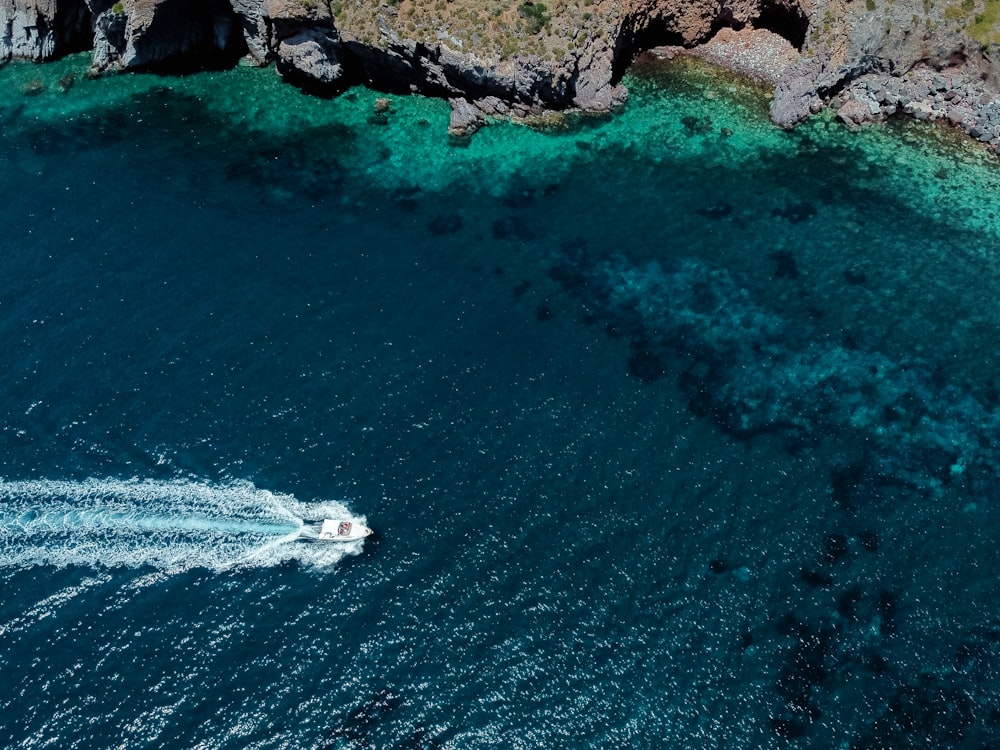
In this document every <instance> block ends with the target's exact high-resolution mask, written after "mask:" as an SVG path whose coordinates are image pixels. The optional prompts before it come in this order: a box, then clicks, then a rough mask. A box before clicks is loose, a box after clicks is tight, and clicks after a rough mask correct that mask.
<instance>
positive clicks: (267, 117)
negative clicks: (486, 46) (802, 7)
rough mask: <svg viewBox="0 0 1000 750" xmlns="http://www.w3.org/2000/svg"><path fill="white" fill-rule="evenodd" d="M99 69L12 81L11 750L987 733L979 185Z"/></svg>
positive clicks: (639, 99) (777, 145) (941, 166)
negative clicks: (351, 533)
mask: <svg viewBox="0 0 1000 750" xmlns="http://www.w3.org/2000/svg"><path fill="white" fill-rule="evenodd" d="M85 68H86V61H85V60H83V59H81V58H69V59H67V60H64V61H61V62H59V63H55V64H52V65H48V66H44V67H38V66H30V65H18V64H12V65H8V66H7V67H5V68H3V69H2V70H0V87H2V88H3V90H4V92H5V94H4V97H2V99H0V100H2V101H3V102H4V104H3V105H2V107H0V128H2V138H0V162H2V168H0V182H2V185H3V195H4V196H5V200H4V202H3V204H2V208H0V216H2V225H3V227H4V229H5V231H4V232H2V233H0V236H2V239H0V245H2V249H3V252H2V253H0V265H2V273H0V311H2V313H3V314H2V315H0V341H2V343H3V351H4V354H5V356H4V358H3V360H2V365H0V383H2V386H3V387H2V389H0V420H2V427H0V441H2V453H0V455H2V456H3V459H2V460H3V466H2V471H0V475H2V477H3V480H2V482H0V581H2V585H3V591H4V594H5V596H4V597H3V598H2V601H0V633H2V634H3V637H2V638H0V665H2V672H3V674H4V675H5V676H7V677H6V678H5V679H4V680H3V681H0V745H3V746H5V747H6V746H9V747H24V748H28V747H66V748H106V747H185V748H187V747H202V748H427V747H448V748H475V747H496V746H502V747H523V748H536V747H567V748H580V747H601V748H605V747H625V746H630V747H679V748H683V747H691V748H732V747H755V748H756V747H761V748H771V747H773V748H779V747H787V746H789V745H792V746H795V747H803V748H806V747H811V748H813V747H814V748H828V747H848V748H859V749H860V748H881V747H893V748H903V747H956V748H966V747H968V748H982V747H987V746H990V745H991V744H994V743H996V742H997V741H998V740H1000V738H998V736H997V730H996V726H997V718H998V717H1000V692H998V685H1000V672H998V670H1000V621H998V619H997V611H996V602H997V601H998V596H997V595H998V593H1000V592H998V590H997V589H998V584H997V582H996V575H995V570H996V567H997V565H996V564H997V562H998V561H997V552H996V549H995V546H996V545H995V543H994V539H995V537H996V531H997V529H998V526H1000V516H998V512H1000V511H998V509H997V492H996V489H995V487H996V484H997V483H996V478H997V476H996V475H997V473H998V466H1000V458H998V457H1000V435H998V425H1000V413H998V403H1000V396H998V394H1000V388H998V384H997V382H996V381H995V375H994V373H995V370H996V361H995V357H996V355H995V353H994V352H995V342H996V341H997V338H998V337H997V330H998V318H997V312H996V305H995V300H996V299H997V297H998V295H997V291H998V287H1000V279H998V277H997V263H996V260H995V251H996V248H997V246H998V232H1000V223H998V221H997V217H996V205H995V204H996V199H995V196H996V195H997V194H998V182H1000V170H998V167H997V165H996V163H995V161H993V160H991V159H989V158H987V157H986V156H985V155H983V154H981V153H980V152H978V151H976V150H975V149H973V148H971V147H966V146H964V145H963V144H961V143H960V142H957V141H956V140H954V139H953V138H952V137H951V136H950V134H948V133H942V132H938V131H932V130H925V129H921V128H917V127H915V126H912V125H909V124H907V123H904V122H900V123H894V124H892V125H891V126H889V127H887V128H885V129H877V130H876V129H872V130H867V131H863V132H861V133H848V132H846V131H844V130H842V129H841V128H840V127H839V126H838V125H837V124H836V123H834V122H831V121H827V120H823V119H819V120H817V121H814V122H812V123H809V124H807V125H806V126H804V127H803V128H801V129H799V130H797V131H796V132H794V133H790V134H789V133H783V132H780V131H777V130H775V129H773V128H771V126H770V125H769V124H768V123H767V120H766V97H765V96H764V95H763V94H762V93H761V92H759V91H756V90H755V89H753V88H752V87H747V86H746V85H744V84H741V83H739V82H736V81H733V80H732V79H729V78H727V77H725V76H721V75H719V74H717V73H714V72H712V71H711V70H707V69H704V68H701V67H697V66H688V65H674V66H672V67H658V66H654V65H646V66H637V67H636V68H635V69H634V70H633V72H632V73H631V75H630V77H629V79H628V81H627V82H628V84H629V87H630V89H631V91H632V93H633V96H632V98H631V100H630V102H629V105H628V107H627V108H626V109H625V111H623V112H621V113H619V114H617V115H616V116H614V117H612V118H608V119H599V120H596V119H578V118H567V119H565V120H561V121H556V122H549V123H547V124H546V127H545V128H544V129H542V128H538V129H533V128H530V127H527V126H524V125H513V124H504V125H496V126H491V127H489V128H487V129H485V130H483V131H482V132H480V133H479V134H477V135H476V137H475V138H474V139H472V140H471V142H468V143H464V144H454V143H449V141H448V137H447V134H446V124H447V106H446V105H445V104H444V103H442V102H438V101H433V100H426V99H420V98H416V97H413V98H408V97H393V98H392V104H391V107H390V110H389V112H388V114H387V115H385V116H384V117H382V116H378V115H376V112H375V103H376V100H377V98H378V97H379V96H380V95H379V94H378V93H376V92H371V91H367V90H362V89H359V90H355V91H352V92H350V93H349V94H347V95H346V96H344V97H341V98H340V99H337V100H334V101H324V100H318V99H311V98H308V97H305V96H303V95H301V94H300V93H298V92H297V91H296V90H294V89H293V88H291V87H288V86H284V85H282V84H281V83H280V82H279V81H278V80H277V79H276V77H275V76H274V75H273V72H272V71H260V70H255V69H251V68H242V67H241V68H237V69H235V70H232V71H227V72H222V73H211V74H202V75H197V76H191V77H184V78H160V77H154V76H131V75H129V76H119V77H114V78H109V79H102V80H88V79H87V78H86V77H85V76H84V75H83V71H84V70H85ZM341 514H346V515H351V516H356V517H358V518H359V520H360V519H362V518H363V519H367V521H368V522H369V523H370V524H371V525H372V526H374V527H375V528H376V530H377V536H376V537H375V538H373V539H370V540H368V541H366V542H365V543H364V544H363V545H356V546H352V547H350V548H343V549H342V548H337V549H330V548H329V547H326V546H323V545H317V544H315V543H309V542H306V541H302V540H301V539H296V537H297V535H298V534H299V532H300V530H301V528H302V526H303V525H304V524H308V523H311V522H314V521H317V520H319V519H320V518H323V517H325V516H329V515H341Z"/></svg>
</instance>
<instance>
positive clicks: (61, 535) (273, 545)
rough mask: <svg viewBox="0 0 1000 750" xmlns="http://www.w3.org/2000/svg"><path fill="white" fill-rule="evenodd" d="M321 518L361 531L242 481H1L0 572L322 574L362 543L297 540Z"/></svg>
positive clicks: (315, 507) (334, 508) (332, 511)
mask: <svg viewBox="0 0 1000 750" xmlns="http://www.w3.org/2000/svg"><path fill="white" fill-rule="evenodd" d="M323 518H348V519H353V520H356V521H357V522H359V523H365V519H364V517H363V516H362V517H356V516H353V515H352V514H351V513H350V512H349V511H348V510H347V508H346V507H344V506H343V505H342V504H340V503H337V502H313V503H309V502H302V501H300V500H296V499H295V498H294V497H292V496H291V495H282V494H279V493H272V492H269V491H267V490H262V489H258V488H257V487H255V486H254V485H253V484H252V483H250V482H231V483H227V484H209V483H204V482H194V481H188V480H176V481H154V480H141V479H131V480H121V479H88V480H85V481H80V482H74V481H59V480H44V479H43V480H31V481H16V482H6V481H2V480H0V566H17V567H25V566H29V565H60V566H64V565H83V566H89V567H122V566H123V567H135V568H138V567H143V566H152V567H155V568H159V569H160V570H170V571H173V570H178V569H186V568H193V567H204V568H210V569H215V570H222V569H226V568H230V567H233V566H234V565H250V566H261V567H263V566H268V565H275V564H278V563H281V562H284V561H287V560H298V561H300V562H302V563H304V564H306V565H310V566H316V567H325V566H328V565H333V564H335V563H336V562H337V561H338V560H340V559H342V558H343V557H344V556H345V555H348V554H357V553H358V552H360V550H361V547H362V543H360V542H359V543H352V544H323V543H319V542H316V543H310V542H306V541H302V540H301V537H302V535H303V534H302V532H303V530H308V528H309V527H308V526H307V525H306V523H307V522H310V521H312V522H316V521H320V520H321V519H323Z"/></svg>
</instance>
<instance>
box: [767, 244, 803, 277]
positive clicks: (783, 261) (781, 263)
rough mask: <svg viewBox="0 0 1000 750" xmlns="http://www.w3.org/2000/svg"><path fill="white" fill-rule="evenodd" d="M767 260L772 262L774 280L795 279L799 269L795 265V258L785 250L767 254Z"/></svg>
mask: <svg viewBox="0 0 1000 750" xmlns="http://www.w3.org/2000/svg"><path fill="white" fill-rule="evenodd" d="M767 257H768V258H770V259H771V260H773V261H774V278H776V279H797V278H798V277H799V268H798V266H797V265H796V264H795V256H794V255H792V254H791V253H790V252H788V251H787V250H777V251H775V252H773V253H768V256H767Z"/></svg>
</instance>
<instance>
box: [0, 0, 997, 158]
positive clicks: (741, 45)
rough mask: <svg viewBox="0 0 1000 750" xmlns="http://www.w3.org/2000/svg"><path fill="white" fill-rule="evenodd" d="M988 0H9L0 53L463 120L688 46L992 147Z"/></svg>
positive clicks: (791, 94)
mask: <svg viewBox="0 0 1000 750" xmlns="http://www.w3.org/2000/svg"><path fill="white" fill-rule="evenodd" d="M996 2H997V0H865V2H864V3H863V4H862V2H861V0H550V4H551V7H549V5H546V4H544V3H542V2H540V1H538V0H509V3H508V4H504V1H503V0H497V1H496V2H493V3H492V4H490V5H489V8H487V6H486V4H484V3H483V2H482V0H449V2H448V3H437V4H435V5H433V6H432V5H430V4H429V3H425V2H418V1H417V0H391V1H390V2H382V3H379V2H373V1H372V0H358V1H356V2H351V3H340V2H334V1H331V0H118V1H115V0H0V59H8V58H10V57H21V58H28V59H33V60H46V59H50V58H53V57H57V56H59V55H62V54H66V53H68V52H73V51H77V50H80V49H92V50H93V55H94V63H93V64H94V69H95V71H103V70H108V69H127V70H143V69H157V68H159V69H184V68H198V67H206V66H225V65H231V64H235V62H236V61H237V60H238V59H239V58H240V57H241V56H243V55H250V56H251V57H252V58H253V59H255V60H256V61H257V62H258V63H260V64H262V65H264V64H271V63H273V64H274V65H275V67H276V69H277V70H278V72H279V73H280V74H281V75H282V76H283V77H285V78H286V79H288V80H289V81H291V82H293V83H295V84H296V85H299V86H301V87H303V88H305V89H308V90H311V91H314V92H316V93H319V94H323V95H335V94H337V93H339V92H340V91H343V90H344V89H346V88H348V87H349V86H352V85H355V84H359V83H366V84H369V85H372V86H374V87H375V88H379V89H382V90H385V91H389V92H400V91H403V92H408V91H414V92H420V93H423V94H426V95H429V96H437V97H442V98H446V99H448V100H449V101H450V102H451V104H452V111H453V115H452V123H451V129H452V132H453V133H455V134H463V133H465V134H467V133H470V132H472V131H474V130H475V129H476V128H477V127H479V126H480V125H481V124H482V123H483V122H484V121H485V119H486V118H487V117H490V116H506V115H514V116H532V115H538V114H541V113H543V112H544V111H546V110H553V109H567V108H579V109H584V110H590V111H608V110H611V109H613V108H615V107H616V106H617V105H619V104H621V103H622V102H623V101H624V100H625V98H626V97H627V91H626V90H625V89H624V88H623V87H622V86H621V85H620V83H619V81H620V79H621V77H622V75H623V74H624V72H625V70H626V69H627V67H628V65H629V64H630V63H631V61H632V60H633V59H634V58H635V56H636V55H637V54H639V53H640V52H643V51H646V50H649V49H652V48H661V49H664V50H688V51H693V53H694V54H699V55H700V56H702V57H704V58H706V59H708V60H711V61H713V62H716V63H719V64H723V65H726V66H728V67H730V68H732V69H734V70H737V71H738V72H742V73H745V74H749V75H753V76H756V77H758V78H760V79H761V80H765V81H768V82H769V83H771V84H772V85H773V86H774V101H773V105H772V108H771V116H772V119H773V120H774V121H775V123H776V124H778V125H780V126H782V127H792V126H794V125H795V124H796V123H797V122H800V121H801V120H803V119H805V118H806V117H808V116H809V115H810V114H812V113H815V112H818V111H820V110H821V109H822V108H824V107H826V106H830V105H831V104H832V105H834V106H837V107H839V112H840V115H841V119H843V120H844V121H845V122H847V123H849V124H852V125H854V124H859V123H864V122H868V121H874V120H879V119H881V118H884V117H886V116H889V115H891V114H893V113H895V112H904V113H908V114H912V115H914V116H917V117H921V118H924V119H940V120H942V121H945V122H948V123H951V124H954V125H956V126H958V127H961V128H963V129H964V130H965V131H966V132H967V133H969V134H970V135H971V136H972V137H974V138H977V139H978V140H980V141H982V142H983V143H986V144H988V145H990V146H991V147H993V148H994V149H996V148H997V147H998V146H1000V117H998V116H997V115H996V104H995V100H994V94H995V92H997V90H998V82H1000V29H998V28H995V27H996V26H997V22H996V20H995V19H992V15H996V14H995V13H993V11H994V10H995V8H993V5H995V4H996ZM990 3H992V4H993V5H988V4H990ZM991 14H992V15H991ZM991 19H992V20H991ZM668 54H673V52H669V53H668ZM942 82H943V84H944V85H943V86H942V85H940V84H941V83H942Z"/></svg>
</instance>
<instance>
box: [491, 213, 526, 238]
mask: <svg viewBox="0 0 1000 750" xmlns="http://www.w3.org/2000/svg"><path fill="white" fill-rule="evenodd" d="M493 236H494V237H496V238H497V239H498V240H514V241H517V242H527V241H528V240H533V239H534V238H535V233H534V232H533V231H532V230H531V228H530V227H529V226H528V225H527V224H525V222H524V220H523V219H522V218H521V217H519V216H503V217H501V218H499V219H497V220H496V221H494V222H493Z"/></svg>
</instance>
